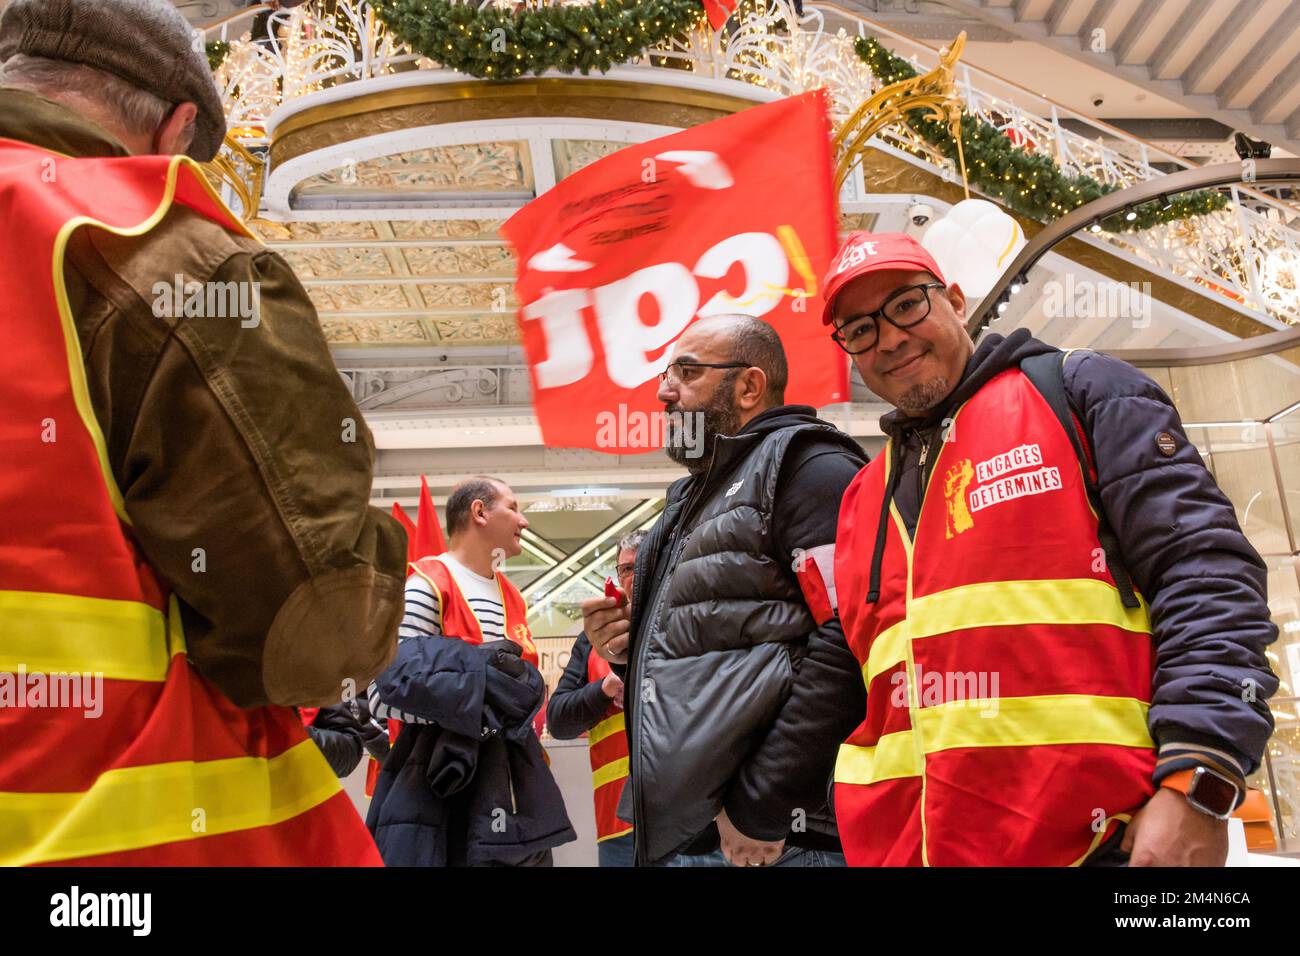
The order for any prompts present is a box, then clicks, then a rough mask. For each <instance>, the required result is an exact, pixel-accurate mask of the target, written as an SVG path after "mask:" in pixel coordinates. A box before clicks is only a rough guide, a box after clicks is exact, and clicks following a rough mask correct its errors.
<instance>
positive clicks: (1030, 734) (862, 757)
mask: <svg viewBox="0 0 1300 956" xmlns="http://www.w3.org/2000/svg"><path fill="white" fill-rule="evenodd" d="M1147 708H1148V705H1147V704H1145V703H1144V702H1142V701H1140V700H1135V699H1133V698H1131V697H1093V696H1089V695H1085V694H1056V695H1046V696H1042V697H1000V698H991V699H987V700H969V701H965V700H959V701H950V702H949V703H947V704H942V705H939V706H936V707H922V708H920V709H917V710H913V711H912V717H913V719H914V720H915V721H917V723H918V724H919V726H920V728H921V730H922V732H923V733H922V735H921V738H920V739H921V740H922V742H923V749H924V752H925V753H926V754H933V753H938V752H940V751H944V750H954V749H957V748H959V747H1044V746H1050V745H1054V744H1116V745H1119V746H1121V747H1153V746H1154V744H1153V743H1152V740H1151V734H1150V731H1148V729H1147ZM916 742H917V737H916V735H915V734H914V733H913V732H912V731H911V730H900V731H896V732H894V733H892V734H885V735H884V736H883V737H881V738H880V740H879V741H878V742H877V743H876V745H875V746H874V747H858V746H855V745H853V744H841V745H840V750H839V756H838V757H837V758H836V761H835V782H836V783H855V784H869V783H878V782H880V781H881V780H892V779H896V778H899V777H919V776H920V775H921V766H920V763H919V759H920V758H918V755H917V747H916Z"/></svg>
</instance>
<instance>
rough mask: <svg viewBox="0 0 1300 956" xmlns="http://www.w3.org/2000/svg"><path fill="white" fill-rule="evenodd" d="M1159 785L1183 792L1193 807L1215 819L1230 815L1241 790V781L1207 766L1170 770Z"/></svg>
mask: <svg viewBox="0 0 1300 956" xmlns="http://www.w3.org/2000/svg"><path fill="white" fill-rule="evenodd" d="M1160 786H1162V787H1169V788H1170V789H1171V790H1177V791H1179V792H1180V793H1183V794H1186V796H1187V802H1188V803H1190V804H1191V805H1192V808H1193V809H1195V810H1199V811H1200V812H1201V813H1204V814H1205V815H1206V816H1210V817H1214V818H1215V819H1216V820H1226V819H1228V817H1230V816H1232V811H1233V810H1234V809H1236V807H1237V803H1238V802H1239V801H1240V799H1241V794H1242V788H1241V784H1239V783H1238V782H1237V781H1236V780H1234V779H1233V778H1232V777H1229V776H1227V775H1226V774H1222V773H1219V772H1218V771H1217V770H1211V769H1210V768H1209V767H1197V768H1196V769H1195V770H1182V771H1179V772H1178V773H1171V774H1170V775H1169V776H1168V777H1166V778H1165V779H1164V780H1161V781H1160Z"/></svg>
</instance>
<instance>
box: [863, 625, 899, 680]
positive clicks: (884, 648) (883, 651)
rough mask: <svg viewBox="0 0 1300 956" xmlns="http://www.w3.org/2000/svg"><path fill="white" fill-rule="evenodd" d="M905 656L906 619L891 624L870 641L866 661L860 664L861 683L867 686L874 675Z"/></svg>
mask: <svg viewBox="0 0 1300 956" xmlns="http://www.w3.org/2000/svg"><path fill="white" fill-rule="evenodd" d="M906 658H907V619H906V618H904V619H903V620H901V621H898V622H897V623H895V624H891V625H890V626H889V627H887V628H885V629H884V630H883V631H881V632H880V634H879V635H877V637H876V639H875V640H874V641H872V642H871V650H870V651H868V652H867V662H866V663H865V664H863V665H862V683H863V684H866V685H867V686H868V687H869V686H871V682H872V680H874V679H875V677H876V675H878V674H883V673H884V672H885V671H887V670H889V669H890V668H891V667H895V666H897V665H898V664H901V663H902V662H903V661H904V660H905V659H906Z"/></svg>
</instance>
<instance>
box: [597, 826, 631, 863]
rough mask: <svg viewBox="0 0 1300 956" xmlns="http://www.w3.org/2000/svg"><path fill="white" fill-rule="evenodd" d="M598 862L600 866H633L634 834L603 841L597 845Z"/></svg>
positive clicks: (625, 834)
mask: <svg viewBox="0 0 1300 956" xmlns="http://www.w3.org/2000/svg"><path fill="white" fill-rule="evenodd" d="M596 860H597V862H598V864H599V865H600V866H631V865H632V834H631V833H624V834H623V835H622V836H619V837H613V838H611V839H609V840H601V841H600V842H599V843H597V844H596Z"/></svg>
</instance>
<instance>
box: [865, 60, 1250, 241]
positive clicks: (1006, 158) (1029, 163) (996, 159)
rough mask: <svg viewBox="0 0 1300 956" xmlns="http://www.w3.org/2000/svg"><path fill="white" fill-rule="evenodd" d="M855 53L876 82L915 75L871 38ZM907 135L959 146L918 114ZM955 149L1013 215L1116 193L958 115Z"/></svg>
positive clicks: (1037, 215) (1194, 207) (1159, 216)
mask: <svg viewBox="0 0 1300 956" xmlns="http://www.w3.org/2000/svg"><path fill="white" fill-rule="evenodd" d="M853 46H854V50H855V51H856V52H857V54H858V56H859V57H860V58H861V59H862V60H863V62H865V63H866V64H867V66H869V67H870V68H871V72H872V73H873V74H875V76H876V78H877V79H879V80H880V82H881V83H882V84H886V85H888V84H892V83H898V82H900V81H902V80H909V79H911V78H912V77H914V76H916V75H917V73H918V72H919V71H918V70H917V68H916V67H915V66H913V65H912V64H911V63H910V62H908V61H907V60H905V59H904V58H903V57H901V56H899V55H898V54H896V53H893V52H892V51H890V50H887V49H885V48H884V47H883V46H881V44H880V42H879V41H877V40H876V39H875V38H874V37H859V38H858V39H857V40H856V41H855V42H854V45H853ZM907 123H908V126H909V127H911V129H912V130H913V131H914V132H915V133H916V134H917V135H918V136H920V137H921V139H923V140H925V141H926V142H927V143H929V144H930V145H931V146H933V147H935V148H936V149H937V150H939V152H940V153H942V154H943V155H945V156H947V157H949V158H950V159H953V160H956V159H957V157H958V155H959V152H958V143H957V141H956V140H955V139H954V138H953V136H952V133H951V132H950V129H949V126H948V124H946V123H941V122H935V121H934V120H932V119H927V118H926V117H925V116H924V114H922V113H921V112H920V111H919V110H918V111H913V112H910V113H908V116H907ZM961 137H962V142H961V149H962V151H963V152H964V153H965V157H966V166H967V169H968V171H969V176H970V181H971V183H973V184H974V185H975V186H977V187H978V188H979V189H980V191H981V192H983V193H984V194H985V195H987V196H991V197H993V198H995V199H997V200H998V201H999V202H1001V203H1002V204H1003V205H1004V206H1006V207H1007V208H1008V209H1010V210H1012V211H1013V212H1016V213H1019V214H1021V215H1023V216H1027V217H1029V218H1031V219H1036V220H1038V221H1039V222H1051V221H1052V220H1054V219H1059V218H1060V217H1062V216H1064V215H1065V214H1066V213H1069V212H1071V211H1073V210H1075V209H1077V208H1078V207H1079V206H1082V205H1084V204H1085V203H1089V202H1092V201H1093V200H1094V199H1100V198H1101V197H1102V196H1104V195H1106V194H1107V193H1111V192H1115V191H1116V190H1118V189H1121V188H1123V187H1121V186H1117V185H1112V184H1107V183H1102V182H1098V181H1097V180H1095V179H1093V178H1092V177H1091V176H1084V175H1075V176H1072V175H1069V174H1068V173H1066V172H1065V171H1064V170H1062V169H1061V168H1060V167H1059V166H1057V165H1056V163H1055V161H1053V159H1052V158H1051V157H1050V156H1046V155H1044V154H1042V153H1035V152H1031V151H1030V150H1027V149H1023V148H1022V147H1020V146H1017V145H1016V144H1015V143H1013V142H1012V141H1011V139H1010V138H1009V137H1008V136H1007V135H1006V134H1005V133H1003V132H1002V131H1001V130H999V129H998V128H997V127H995V126H993V125H992V124H991V123H987V122H985V121H984V120H982V119H980V118H979V117H978V116H974V115H972V114H970V113H968V112H965V111H963V113H962V122H961ZM1227 205H1228V199H1227V197H1226V196H1224V195H1223V194H1222V193H1219V192H1215V191H1214V190H1209V189H1203V190H1198V191H1196V192H1189V193H1183V194H1180V195H1177V196H1170V197H1168V199H1165V200H1152V201H1151V202H1147V203H1143V204H1142V205H1140V206H1136V207H1134V208H1133V209H1130V210H1128V211H1127V212H1125V213H1117V214H1116V215H1114V216H1111V217H1110V218H1108V219H1106V220H1104V221H1103V222H1102V223H1101V228H1102V229H1104V230H1106V231H1108V232H1137V231H1139V230H1142V229H1149V228H1151V227H1152V226H1157V225H1160V224H1162V223H1168V222H1176V221H1179V220H1184V219H1190V218H1192V217H1194V216H1203V215H1205V214H1206V213H1211V212H1214V211H1216V210H1219V209H1223V208H1225V207H1226V206H1227Z"/></svg>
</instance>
